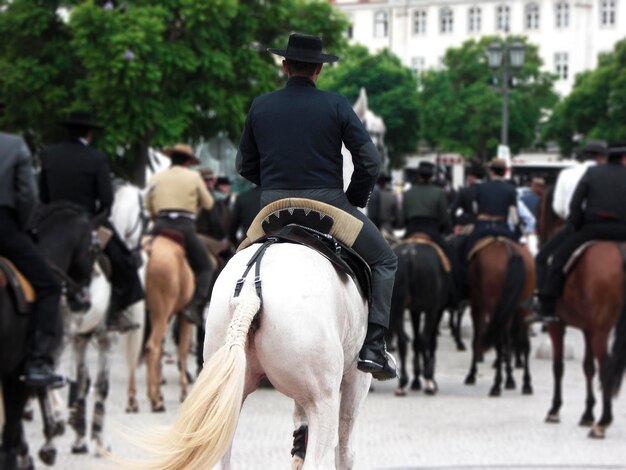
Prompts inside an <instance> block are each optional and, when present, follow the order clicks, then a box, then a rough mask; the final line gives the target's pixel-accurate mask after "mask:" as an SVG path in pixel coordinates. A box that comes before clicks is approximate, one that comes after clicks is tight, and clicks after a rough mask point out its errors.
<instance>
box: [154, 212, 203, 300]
mask: <svg viewBox="0 0 626 470" xmlns="http://www.w3.org/2000/svg"><path fill="white" fill-rule="evenodd" d="M161 229H170V230H175V231H177V232H180V233H181V234H182V235H183V237H184V238H185V252H186V255H187V261H189V266H190V267H191V270H192V271H193V273H194V276H195V278H196V279H195V280H196V291H195V293H194V301H199V302H200V301H201V302H206V301H207V300H208V298H209V289H210V287H211V273H212V267H211V260H210V259H209V254H208V252H207V249H206V247H205V246H204V244H203V243H202V241H201V240H200V239H199V238H198V235H197V233H196V223H195V221H193V220H191V219H186V218H183V217H179V218H177V219H170V218H169V217H161V216H159V217H157V218H156V220H155V224H154V229H153V233H154V234H158V233H159V230H161Z"/></svg>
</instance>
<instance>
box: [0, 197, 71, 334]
mask: <svg viewBox="0 0 626 470" xmlns="http://www.w3.org/2000/svg"><path fill="white" fill-rule="evenodd" d="M0 256H4V257H6V258H8V259H9V260H10V261H11V262H12V263H13V264H14V265H15V267H16V268H17V269H19V270H20V272H21V273H22V274H23V275H24V276H26V278H27V279H28V280H29V281H30V283H31V284H32V286H33V288H34V289H35V292H36V294H37V299H36V301H35V304H34V306H33V312H32V314H31V322H30V324H31V329H32V330H36V331H41V332H43V333H46V334H49V335H53V336H56V335H57V334H58V333H59V325H61V318H60V314H59V304H60V301H61V281H60V280H59V279H58V278H57V277H56V275H55V274H54V272H53V271H52V269H50V267H49V266H48V264H47V263H46V261H45V260H44V258H43V257H42V256H41V254H40V253H39V251H38V250H37V247H36V245H35V243H34V242H33V241H32V240H31V239H30V237H29V236H28V235H26V234H25V233H24V232H22V231H21V230H20V229H19V227H18V223H17V216H16V214H15V212H14V211H13V210H12V209H9V208H6V207H0Z"/></svg>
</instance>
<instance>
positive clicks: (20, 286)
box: [0, 256, 35, 314]
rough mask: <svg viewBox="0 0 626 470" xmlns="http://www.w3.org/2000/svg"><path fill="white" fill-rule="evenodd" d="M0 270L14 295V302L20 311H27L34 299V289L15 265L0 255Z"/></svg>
mask: <svg viewBox="0 0 626 470" xmlns="http://www.w3.org/2000/svg"><path fill="white" fill-rule="evenodd" d="M0 271H1V272H2V274H4V277H5V278H6V284H7V285H8V286H9V288H10V290H11V291H12V292H13V294H14V296H15V304H16V306H17V310H18V312H20V313H24V314H26V313H29V312H30V306H31V304H32V303H33V302H34V301H35V289H33V286H32V285H31V283H30V282H28V279H26V278H25V277H24V275H23V274H22V273H21V272H19V271H18V270H17V268H16V267H15V265H14V264H13V263H11V261H9V260H8V259H6V258H3V257H1V256H0Z"/></svg>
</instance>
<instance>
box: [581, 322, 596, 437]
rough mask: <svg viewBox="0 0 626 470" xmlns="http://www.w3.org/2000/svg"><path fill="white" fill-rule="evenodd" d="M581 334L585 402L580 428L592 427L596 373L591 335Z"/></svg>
mask: <svg viewBox="0 0 626 470" xmlns="http://www.w3.org/2000/svg"><path fill="white" fill-rule="evenodd" d="M583 334H584V335H585V358H584V360H583V371H584V373H585V383H586V386H587V387H586V388H587V398H586V400H585V411H584V413H583V415H582V416H581V417H580V422H579V424H580V425H581V426H593V423H594V421H595V417H594V415H593V407H594V406H595V404H596V397H595V394H594V393H593V377H594V375H595V373H596V366H595V363H594V359H593V350H592V347H591V335H590V334H589V333H588V332H586V331H585V332H583Z"/></svg>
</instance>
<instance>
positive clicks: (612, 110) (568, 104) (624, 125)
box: [544, 39, 626, 155]
mask: <svg viewBox="0 0 626 470" xmlns="http://www.w3.org/2000/svg"><path fill="white" fill-rule="evenodd" d="M544 137H545V139H551V140H554V141H556V142H557V143H558V144H559V147H560V149H561V154H563V155H569V154H570V153H571V151H572V150H573V147H574V145H575V140H574V139H575V138H576V137H578V138H581V137H582V138H584V139H588V138H595V139H605V140H609V141H610V140H623V139H624V138H626V39H624V40H622V41H620V42H618V43H617V44H616V45H615V48H614V50H613V52H612V53H609V54H603V55H601V56H600V58H599V61H598V67H597V68H596V69H595V70H591V71H587V72H583V73H581V74H578V75H577V76H576V80H575V82H574V88H573V90H572V92H571V93H570V94H569V95H568V96H567V97H566V98H565V99H563V100H562V101H561V102H559V104H558V105H557V106H556V108H555V110H554V113H553V114H552V116H551V117H550V120H549V122H548V125H547V127H546V129H545V133H544Z"/></svg>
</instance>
